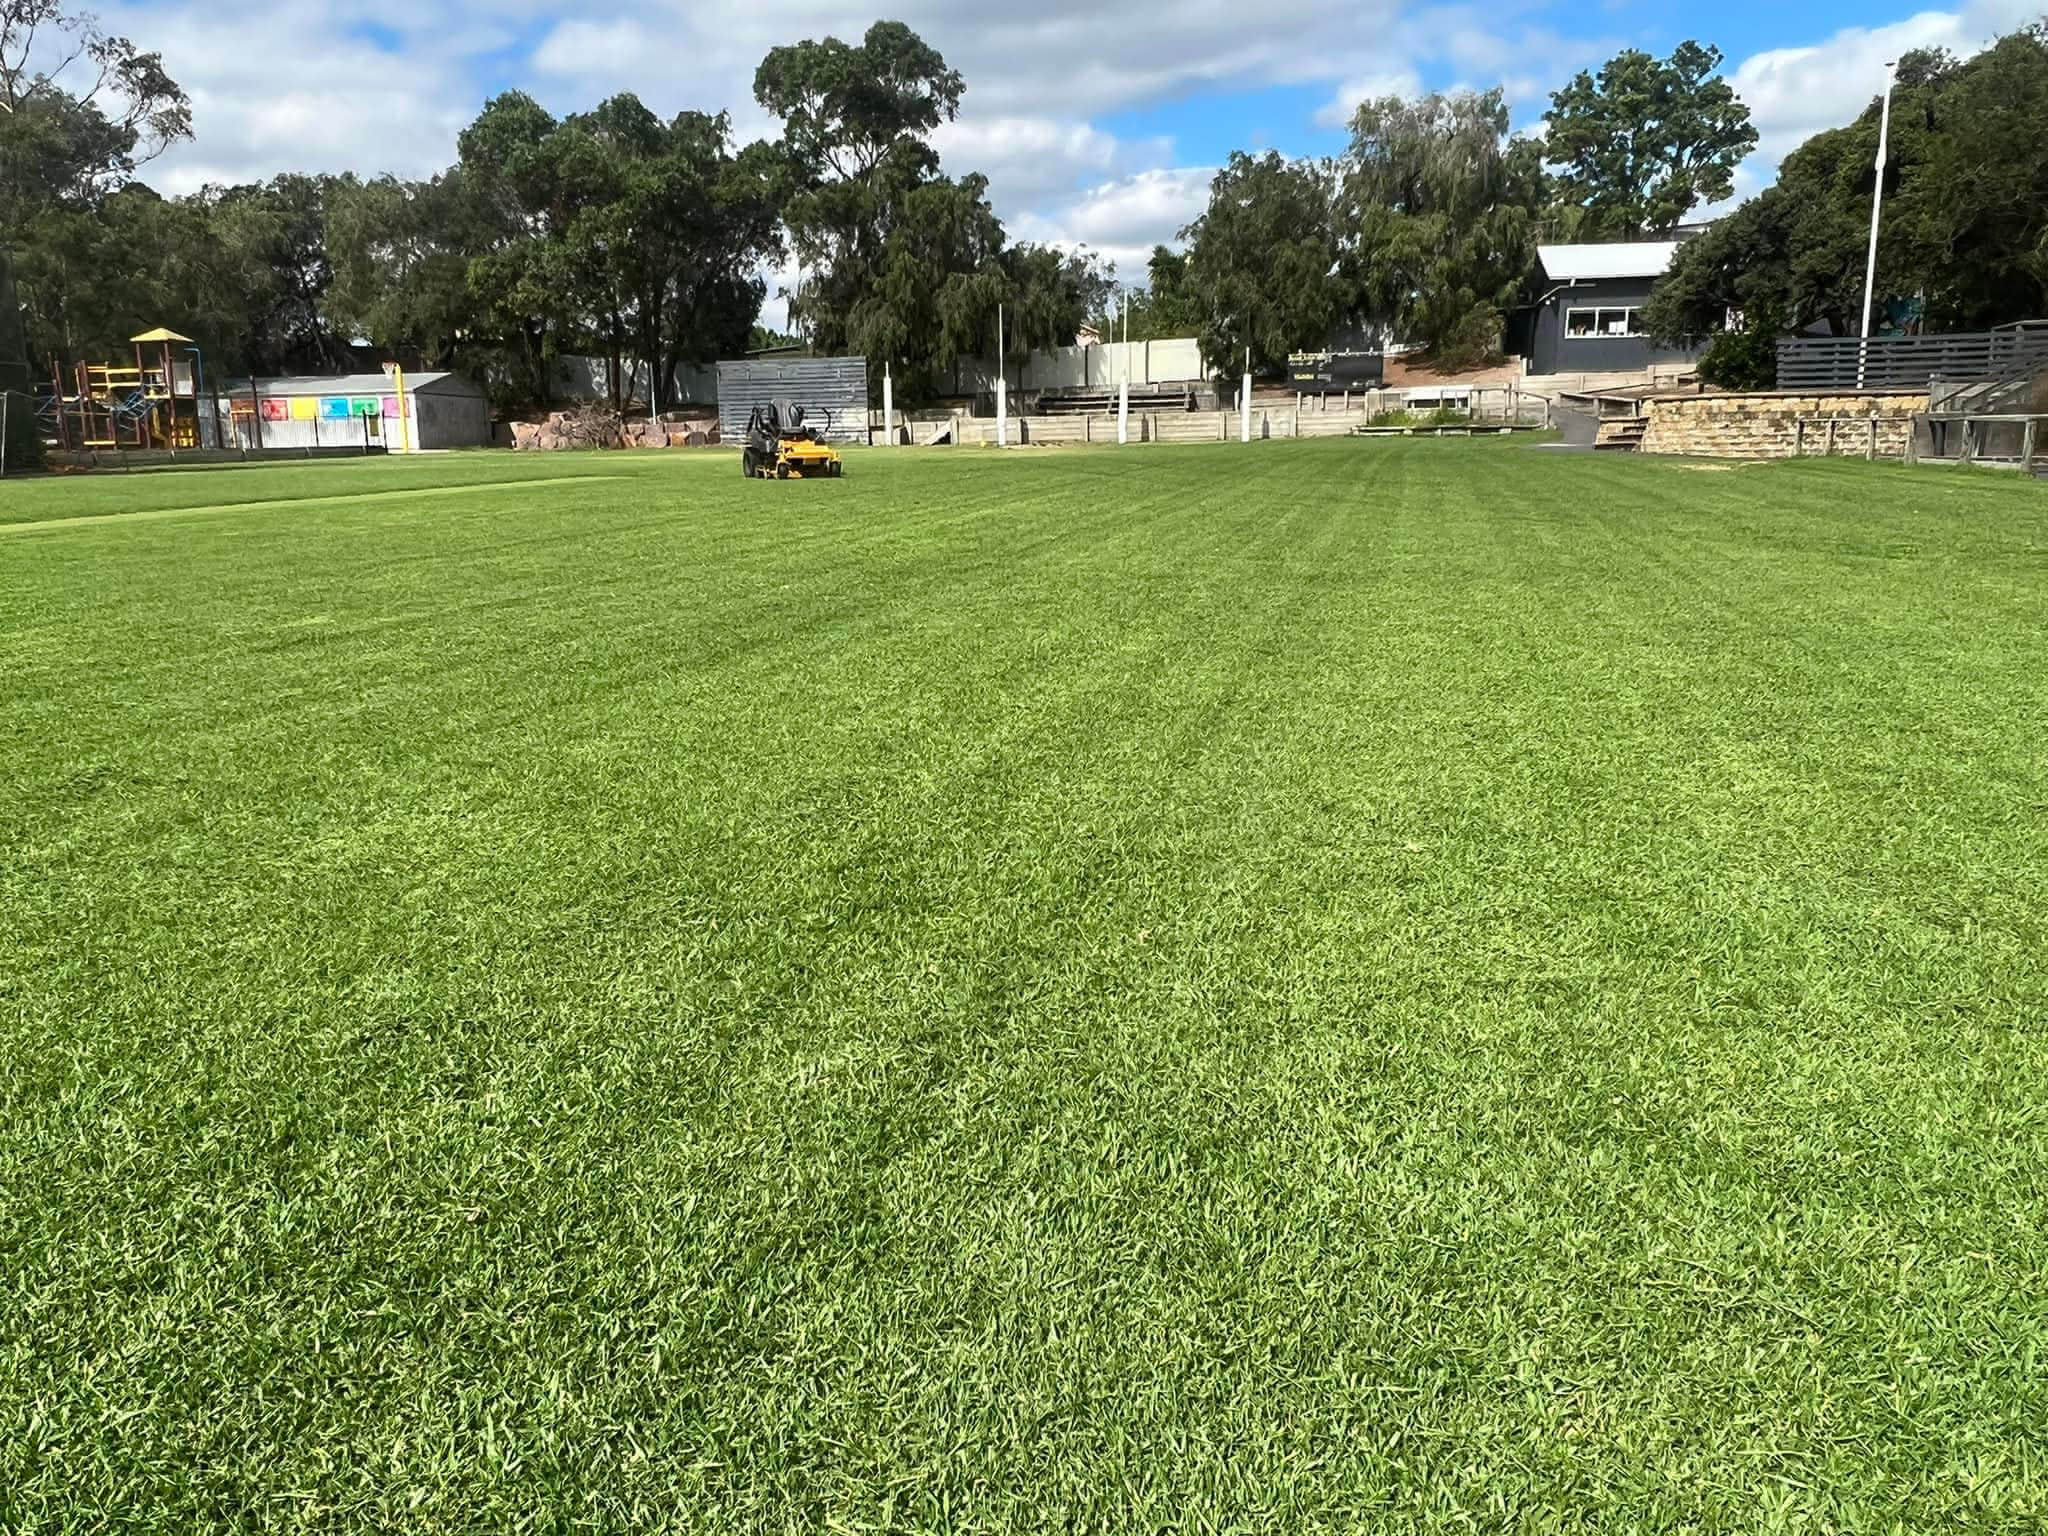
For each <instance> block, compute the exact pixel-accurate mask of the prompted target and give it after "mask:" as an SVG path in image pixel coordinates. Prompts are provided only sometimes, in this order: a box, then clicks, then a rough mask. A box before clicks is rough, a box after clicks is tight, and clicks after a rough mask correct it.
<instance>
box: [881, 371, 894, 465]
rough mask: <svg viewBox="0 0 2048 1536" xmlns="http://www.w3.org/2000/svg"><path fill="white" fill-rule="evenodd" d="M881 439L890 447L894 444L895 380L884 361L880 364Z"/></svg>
mask: <svg viewBox="0 0 2048 1536" xmlns="http://www.w3.org/2000/svg"><path fill="white" fill-rule="evenodd" d="M882 441H883V442H884V443H885V444H887V445H888V446H889V447H891V448H894V447H895V446H896V380H895V379H894V378H893V377H892V376H891V374H890V372H889V365H888V363H886V362H884V363H883V364H882Z"/></svg>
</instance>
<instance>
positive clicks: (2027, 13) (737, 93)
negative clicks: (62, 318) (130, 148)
mask: <svg viewBox="0 0 2048 1536" xmlns="http://www.w3.org/2000/svg"><path fill="white" fill-rule="evenodd" d="M2044 9H2048V0H1957V3H1955V4H1953V5H1950V6H1946V7H1943V6H1935V7H1915V6H1912V5H1907V4H1895V3H1889V0H1870V3H1865V4H1861V5H1857V6H1851V5H1849V4H1847V3H1845V0H1808V3H1806V4H1803V5H1792V4H1785V3H1782V0H1778V3H1766V0H1725V3H1722V4H1718V5H1714V6H1711V7H1708V6H1701V5H1697V4H1683V3H1679V0H1633V3H1631V0H1590V3H1577V4H1566V3H1552V0H1483V3H1481V0H1432V3H1425V4H1403V3H1401V0H1350V3H1349V4H1332V3H1331V0H1259V3H1257V4H1255V5H1252V4H1246V3H1245V0H1185V3H1181V4H1176V5H1165V6H1158V7H1151V8H1139V7H1113V8H1112V7H1104V6H1102V5H1101V4H1100V3H1099V0H1032V3H1031V4H1029V5H1018V4H1017V3H1016V0H1001V3H987V0H948V3H944V4H941V3H939V0H903V3H898V4H895V5H892V6H891V7H890V8H889V9H886V10H881V11H875V10H870V9H866V8H864V7H860V6H853V5H846V4H838V3H831V0H795V3H783V0H759V3H755V4H751V5H747V6H737V5H727V6H711V7H706V6H703V5H701V4H685V3H683V0H645V3H641V4H634V5H630V6H628V7H625V8H620V9H611V10H606V11H603V12H593V11H590V10H586V9H582V8H576V7H570V6H565V5H560V4H549V3H542V0H408V3H406V4H405V5H403V6H394V7H385V8H379V9H376V10H374V11H371V12H370V13H369V15H368V18H367V19H357V18H360V17H363V12H361V11H358V10H355V9H354V8H351V7H347V6H336V5H334V4H332V3H331V0H267V3H266V4H264V5H263V6H261V7H250V8H246V9H243V8H229V9H227V10H223V9H222V8H221V6H220V5H219V4H218V0H205V3H200V0H120V3H117V4H113V5H107V6H103V7H102V11H103V15H104V17H105V20H106V21H107V23H108V24H109V25H110V26H111V27H113V28H114V29H116V30H119V31H122V32H125V33H126V34H127V35H129V36H130V37H132V38H134V40H135V41H136V42H137V43H139V44H141V45H142V46H144V47H148V48H154V49H158V50H160V51H161V52H162V53H163V55H164V59H165V63H166V65H167V67H168V68H169V69H170V70H171V72H172V74H173V75H174V76H175V77H176V78H177V79H178V80H179V81H180V82H181V83H183V84H184V85H185V86H186V87H187V88H188V90H190V91H191V93H192V97H193V103H194V122H195V126H196V129H197V135H198V136H197V139H196V141H195V142H194V143H193V144H191V145H189V146H185V147H182V148H181V149H179V150H178V151H176V152H175V153H173V154H171V155H169V156H166V157H165V158H164V159H163V160H161V161H159V162H157V163H156V164H154V165H152V166H151V167H150V168H149V170H148V175H149V177H150V179H151V180H153V181H154V182H156V183H157V184H158V185H159V186H162V187H164V188H165V189H166V190H172V191H187V190H191V189H193V188H195V187H198V186H200V185H203V184H205V183H206V182H209V181H235V180H246V179H250V178H255V177H261V176H267V175H270V174H273V173H275V172H277V171H280V170H285V169H302V170H332V171H340V170H353V171H356V172H358V173H362V174H374V173H378V172H383V171H391V172H395V173H398V174H401V175H421V174H426V173H428V172H431V171H433V170H436V169H438V168H440V167H441V166H443V165H445V164H446V163H447V162H448V160H449V159H450V158H452V156H453V153H454V143H455V135H456V133H457V132H458V131H459V129H460V128H461V126H462V124H463V123H465V122H467V121H468V120H469V119H470V118H471V117H473V116H474V115H475V113H476V111H477V109H478V108H479V107H480V106H481V105H482V103H483V101H484V99H485V98H486V97H487V96H489V95H490V94H492V93H493V92H495V91H498V90H503V89H506V88H508V87H514V86H516V87H518V88H520V89H523V90H526V91H529V92H531V93H532V94H533V95H534V96H536V97H538V98H539V99H540V100H541V101H542V102H543V103H544V104H546V105H547V106H549V107H550V108H552V109H554V110H556V111H561V112H567V111H573V110H575V109H577V108H579V107H584V106H589V105H592V104H594V103H596V102H597V101H599V100H602V99H603V98H604V97H605V96H607V95H609V94H611V93H613V92H615V91H620V90H632V91H636V92H638V93H639V94H640V95H641V97H642V98H643V99H644V100H646V101H647V103H648V104H649V105H650V106H652V107H653V108H655V109H656V110H657V111H663V112H672V111H677V110H680V109H682V108H685V107H695V108H701V109H707V110H726V111H729V112H731V113H732V114H733V117H734V121H735V129H736V132H737V133H739V134H740V135H742V136H749V137H750V136H754V135H758V134H762V133H766V132H768V131H769V130H770V128H771V126H772V125H771V124H769V123H768V122H767V121H765V120H764V118H763V117H762V115H761V113H760V112H759V111H758V109H757V108H756V107H755V106H754V104H753V101H752V81H753V71H754V66H755V65H756V64H757V63H758V62H759V60H760V57H761V55H762V54H763V53H764V52H766V51H767V49H768V48H770V47H772V46H773V45H775V44H777V43H780V42H787V41H792V40H794V39H797V38H802V37H815V36H822V35H825V34H827V33H833V34H837V35H839V36H842V37H855V36H858V34H859V33H860V32H861V31H862V30H864V29H865V27H866V26H867V24H868V23H869V22H870V21H872V20H873V19H875V17H876V16H877V15H885V16H892V17H895V18H897V19H901V20H903V21H906V22H908V23H909V24H910V25H911V26H913V27H915V28H916V29H917V30H918V31H919V32H921V33H922V34H923V35H924V36H925V37H926V39H927V40H928V41H930V42H931V43H933V44H934V45H936V46H937V47H938V48H939V49H940V50H941V51H942V52H944V54H945V55H946V57H947V59H948V61H949V62H950V63H952V64H953V65H954V66H955V67H956V68H958V69H960V70H961V72H962V73H963V74H964V75H965V76H966V80H967V97H966V101H965V103H964V106H963V111H962V114H961V118H960V120H959V122H957V123H954V124H950V125H948V126H947V127H946V128H945V129H944V130H943V131H942V133H941V135H940V139H939V142H940V149H941V152H942V154H943V155H944V157H945V159H946V162H947V166H948V168H949V169H951V170H953V171H955V172H961V171H968V170H980V171H982V172H984V173H985V174H987V175H988V176H989V178H990V182H991V187H992V196H993V198H994V201H995V204H996V208H997V211H998V212H999V213H1000V214H1001V215H1002V216H1003V218H1004V220H1005V222H1006V223H1007V224H1008V225H1009V228H1010V231H1011V233H1012V235H1013V237H1016V238H1020V239H1037V240H1052V241H1058V242H1062V243H1067V244H1085V245H1087V246H1089V247H1090V248H1091V249H1094V250H1096V251H1098V252H1100V253H1102V254H1103V255H1104V256H1106V257H1108V258H1109V259H1111V260H1113V261H1115V262H1116V263H1117V264H1118V266H1119V267H1120V269H1121V270H1123V271H1124V272H1126V273H1127V274H1128V273H1133V272H1134V271H1135V270H1136V269H1139V268H1141V267H1142V264H1143V258H1144V255H1145V253H1146V252H1147V251H1148V250H1149V249H1150V247H1151V245H1152V244H1153V243H1154V242H1155V241H1159V240H1171V239H1172V237H1173V235H1174V232H1175V231H1176V230H1177V229H1179V228H1180V226H1181V225H1182V224H1184V223H1185V222H1186V221H1187V220H1188V219H1189V218H1190V217H1192V216H1193V215H1194V214H1195V213H1197V212H1199V211H1200V209H1201V206H1202V204H1203V202H1204V201H1205V197H1206V188H1207V185H1208V181H1209V177H1210V176H1211V175H1212V174H1213V171H1214V169H1215V167H1216V166H1217V165H1218V164H1219V163H1220V162H1221V161H1222V160H1223V159H1224V157H1225V156H1227V155H1228V153H1229V152H1230V150H1231V149H1233V148H1254V149H1265V148H1274V149H1279V150H1282V151H1284V152H1286V153H1289V154H1326V153H1331V152H1334V151H1335V150H1337V149H1339V148H1340V147H1341V146H1342V144H1343V142H1344V134H1343V131H1342V125H1343V122H1344V120H1345V117H1346V116H1347V114H1348V111H1349V108H1350V106H1351V105H1352V104H1354V103H1355V102H1356V101H1357V100H1358V99H1359V98H1360V97H1361V96H1363V95H1365V94H1368V93H1370V94H1384V93H1386V92H1389V91H1394V92H1412V91H1415V90H1419V89H1424V88H1441V87H1454V86H1474V87H1480V88H1484V87H1489V86H1493V85H1503V86H1505V87H1506V89H1507V91H1508V94H1509V99H1510V101H1511V102H1512V104H1513V107H1514V112H1515V117H1516V121H1517V123H1518V124H1519V125H1522V126H1530V125H1534V124H1536V123H1537V122H1538V121H1540V119H1541V117H1542V114H1543V111H1544V108H1545V106H1546V105H1547V97H1548V93H1549V92H1550V91H1551V90H1554V89H1555V88H1556V87H1558V86H1559V85H1561V84H1562V83H1563V82H1564V81H1565V80H1567V79H1568V78H1569V77H1570V76H1571V75H1572V74H1573V73H1574V72H1575V71H1576V70H1578V69H1580V68H1586V67H1597V66H1598V64H1599V63H1600V61H1601V60H1603V59H1604V58H1606V57H1608V56H1609V55H1610V54H1611V53H1613V52H1614V51H1615V50H1616V49H1618V48H1622V47H1644V48H1649V49H1653V50H1656V51H1659V52H1661V51H1664V50H1667V49H1669V48H1670V46H1671V45H1672V44H1674V43H1676V42H1678V41H1679V40H1681V39H1683V38H1686V37H1695V38H1698V39H1700V40H1701V41H1703V42H1709V43H1713V44H1715V45H1717V46H1719V47H1720V48H1721V49H1722V51H1723V52H1724V53H1725V54H1726V55H1727V61H1728V62H1727V66H1726V68H1727V72H1728V74H1729V77H1730V79H1731V80H1732V81H1733V82H1734V84H1735V86H1736V88H1737V90H1738V91H1739V92H1740V93H1741V94H1742V95H1743V97H1744V99H1745V100H1746V101H1748V102H1749V104H1750V107H1751V110H1752V112H1753V114H1754V117H1755V121H1756V123H1757V126H1758V128H1759V130H1760V132H1761V133H1762V136H1763V142H1762V144H1761V145H1760V146H1759V149H1758V152H1757V154H1756V155H1755V156H1754V157H1752V160H1751V162H1750V163H1749V164H1748V165H1746V166H1745V167H1744V168H1743V171H1742V173H1741V176H1740V178H1739V186H1738V190H1739V192H1744V193H1746V192H1749V191H1753V190H1755V189H1756V188H1757V187H1759V186H1762V185H1766V184H1768V182H1769V180H1770V177H1771V174H1772V171H1773V168H1774V166H1775V164H1776V161H1777V159H1778V158H1779V157H1781V156H1782V155H1783V154H1784V153H1785V152H1786V151H1788V150H1790V149H1792V148H1793V147H1795V146H1796V145H1797V144H1798V143H1799V142H1800V141H1802V140H1803V139H1804V138H1805V137H1806V136H1807V135H1809V134H1811V133H1813V132H1816V131H1818V130H1820V129H1822V128H1826V127H1830V126H1834V125H1835V124H1838V123H1841V122H1845V121H1847V120H1848V119H1849V118H1850V117H1852V116H1854V115H1855V113H1856V112H1857V111H1859V110H1860V109H1861V108H1862V107H1863V105H1865V104H1866V103H1867V102H1868V101H1869V100H1870V99H1871V97H1872V96H1873V95H1874V94H1875V93H1876V92H1877V91H1879V90H1880V89H1881V88H1882V85H1883V79H1884V69H1883V65H1884V61H1885V60H1886V59H1888V58H1890V57H1892V56H1894V55H1895V54H1897V53H1898V52H1901V51H1903V50H1904V49H1905V48H1909V47H1914V46H1922V45H1927V44H1941V45H1944V46H1947V47H1950V48H1953V49H1956V50H1957V51H1959V52H1968V51H1971V50H1973V49H1974V48H1976V47H1978V46H1980V45H1981V44H1982V43H1984V42H1985V41H1987V40H1988V39H1989V38H1991V37H1992V36H1994V35H1996V34H1997V33H1998V32H2001V31H2005V30H2009V29H2010V28H2012V27H2014V26H2017V25H2021V24H2023V23H2025V22H2026V21H2028V20H2030V19H2032V18H2033V17H2035V16H2037V15H2039V14H2040V13H2041V12H2042V11H2043V10H2044Z"/></svg>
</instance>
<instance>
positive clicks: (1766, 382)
mask: <svg viewBox="0 0 2048 1536" xmlns="http://www.w3.org/2000/svg"><path fill="white" fill-rule="evenodd" d="M1783 330H1784V321H1783V318H1782V317H1781V316H1780V315H1779V314H1778V312H1777V311H1776V310H1775V309H1768V308H1766V309H1761V310H1758V311H1757V312H1756V314H1755V315H1753V316H1751V317H1750V318H1749V320H1748V321H1747V323H1746V324H1744V326H1743V327H1742V329H1741V330H1739V331H1722V332H1720V333H1719V334H1718V335H1716V336H1715V337H1714V340H1713V342H1712V343H1711V344H1710V345H1709V346H1708V348H1707V350H1706V351H1705V352H1704V353H1703V354H1702V355H1701V357H1700V362H1699V370H1700V379H1701V382H1703V383H1707V384H1712V385H1713V386H1714V387H1715V388H1717V389H1776V388H1777V387H1778V336H1779V334H1780V333H1781V332H1782V331H1783Z"/></svg>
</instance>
